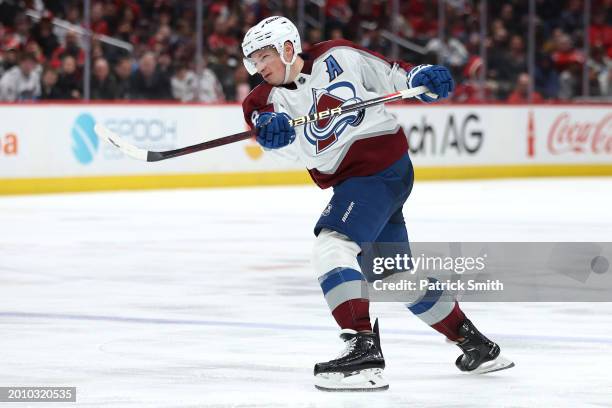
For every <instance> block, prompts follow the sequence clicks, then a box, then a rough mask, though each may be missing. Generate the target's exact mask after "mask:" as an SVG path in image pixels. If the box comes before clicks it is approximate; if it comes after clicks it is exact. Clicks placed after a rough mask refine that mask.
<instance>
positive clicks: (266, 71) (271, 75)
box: [250, 48, 285, 86]
mask: <svg viewBox="0 0 612 408" xmlns="http://www.w3.org/2000/svg"><path fill="white" fill-rule="evenodd" d="M250 60H251V62H253V64H255V68H257V72H258V73H259V74H261V76H262V77H263V79H264V81H266V82H267V83H269V84H270V85H274V86H276V85H281V84H282V83H283V80H284V79H285V64H283V61H281V59H280V55H278V52H277V51H276V49H275V48H264V49H262V50H258V51H255V52H254V53H253V54H252V55H251V56H250Z"/></svg>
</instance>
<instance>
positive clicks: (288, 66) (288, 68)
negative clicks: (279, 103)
mask: <svg viewBox="0 0 612 408" xmlns="http://www.w3.org/2000/svg"><path fill="white" fill-rule="evenodd" d="M280 59H281V61H282V62H283V64H285V79H284V80H283V84H287V83H289V74H290V73H291V67H292V66H293V64H294V63H295V60H296V59H297V54H296V53H295V52H294V53H293V58H291V61H290V62H287V61H285V55H284V54H283V53H280Z"/></svg>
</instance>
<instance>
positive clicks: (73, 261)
mask: <svg viewBox="0 0 612 408" xmlns="http://www.w3.org/2000/svg"><path fill="white" fill-rule="evenodd" d="M606 180H607V179H597V180H590V179H580V183H577V182H576V179H571V180H566V181H563V180H555V181H550V180H546V181H541V182H540V181H538V180H533V181H521V182H519V181H512V182H502V181H496V182H490V183H489V182H482V183H480V182H479V183H476V182H466V183H417V185H416V186H415V190H414V193H413V196H412V197H411V198H410V200H409V202H408V204H407V205H406V207H405V209H406V214H407V216H406V218H407V222H408V224H409V232H410V236H411V238H412V239H414V240H420V241H427V240H434V239H435V237H440V236H444V237H445V241H447V240H459V241H461V240H468V239H469V238H473V239H475V240H477V241H482V240H496V241H503V240H506V241H521V240H530V239H531V240H541V241H551V240H559V241H564V240H569V241H572V240H577V241H606V240H609V238H610V232H609V231H611V230H612V220H610V217H609V214H608V212H609V210H608V208H609V207H610V205H609V204H610V201H611V200H610V197H607V196H605V195H604V193H605V192H606V191H612V188H611V187H612V182H610V181H609V180H608V181H606ZM602 183H603V184H602ZM605 183H608V184H607V185H606V184H605ZM326 194H327V193H326V192H318V191H317V190H315V189H311V188H266V189H240V190H232V189H228V190H203V191H196V190H192V191H169V192H146V193H104V194H102V193H101V194H74V195H73V194H67V195H54V196H37V197H3V198H0V226H2V229H1V230H0V312H2V314H0V332H1V333H2V335H1V336H0V360H1V361H2V367H3V369H2V370H0V385H2V386H6V385H13V384H19V385H21V384H23V385H63V386H65V385H70V386H76V387H78V390H77V401H78V402H77V404H76V405H77V406H84V407H100V406H108V407H132V406H133V407H235V406H256V407H289V406H291V407H295V406H297V407H364V408H365V407H367V408H371V407H372V406H376V407H397V406H411V407H490V406H492V405H495V406H511V407H540V406H555V407H570V406H571V407H575V406H610V405H612V389H611V388H610V383H609V381H608V378H609V365H610V360H609V359H608V358H606V356H610V355H612V353H611V352H612V340H611V339H612V329H611V328H612V307H611V305H610V304H609V303H580V304H579V303H556V304H548V303H504V304H500V303H486V304H483V303H469V304H466V305H465V306H464V309H465V310H466V312H467V313H469V314H470V317H471V318H472V319H474V321H477V322H478V326H479V327H480V328H482V330H483V332H484V333H485V334H487V335H488V336H490V337H491V338H492V339H493V340H495V341H496V342H498V343H499V344H500V346H501V348H502V353H503V354H504V355H506V356H507V357H508V358H510V359H512V360H513V361H515V362H516V364H517V366H516V367H515V368H513V369H512V370H505V371H501V372H496V373H490V374H487V375H486V376H470V375H464V374H463V373H460V372H459V371H458V370H457V369H456V368H455V366H454V361H455V359H456V358H457V356H458V355H459V354H460V350H459V348H457V347H455V346H449V345H448V344H446V343H445V342H443V341H442V340H441V339H440V337H439V336H438V335H436V333H434V332H432V331H431V330H430V329H429V328H427V327H426V326H424V325H423V324H422V323H421V322H420V321H418V320H417V319H415V318H414V317H413V316H411V315H410V313H407V312H406V311H405V310H404V308H403V307H402V306H401V305H397V304H380V303H376V304H373V305H372V308H371V310H372V316H378V317H380V319H381V340H382V343H383V348H384V352H385V357H386V363H387V366H386V369H385V378H386V379H387V381H389V384H390V387H389V390H387V391H386V392H382V393H372V394H370V393H356V394H354V393H342V394H332V393H323V392H320V391H318V390H316V389H315V388H314V384H313V383H314V380H313V375H312V367H313V365H314V363H315V362H316V361H320V360H321V359H324V358H326V357H329V356H330V353H332V354H333V353H335V352H336V351H337V347H338V342H337V330H336V329H335V327H334V324H333V321H331V318H330V317H329V311H328V310H327V307H326V305H325V303H324V301H323V298H322V295H321V293H320V288H319V287H318V284H317V282H316V279H315V278H314V276H313V274H312V272H311V271H310V268H309V266H308V262H307V261H308V258H309V255H310V250H311V248H310V245H311V242H312V231H311V229H312V224H313V222H314V221H315V220H316V219H317V217H318V215H319V213H320V211H322V210H323V208H324V207H325V204H326V201H327V195H326ZM245 196H248V197H249V200H248V201H249V202H250V203H265V206H264V205H262V206H258V205H251V204H249V205H246V204H245ZM449 196H453V205H448V200H449ZM517 197H529V201H530V205H529V208H527V207H525V206H521V205H517V201H516V200H517ZM287 200H288V201H287ZM287 202H289V203H290V204H289V205H288V204H287ZM482 203H492V204H491V205H487V206H484V207H483V204H482ZM559 203H565V204H566V205H559ZM584 203H589V210H588V211H585V210H584ZM441 234H442V235H441ZM555 238H556V239H555ZM228 265H229V266H228Z"/></svg>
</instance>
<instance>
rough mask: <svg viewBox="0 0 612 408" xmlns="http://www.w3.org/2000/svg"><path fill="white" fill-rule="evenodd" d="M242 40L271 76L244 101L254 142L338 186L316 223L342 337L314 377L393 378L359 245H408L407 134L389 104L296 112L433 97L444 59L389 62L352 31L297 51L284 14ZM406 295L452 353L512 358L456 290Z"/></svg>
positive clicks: (339, 383)
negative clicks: (312, 118)
mask: <svg viewBox="0 0 612 408" xmlns="http://www.w3.org/2000/svg"><path fill="white" fill-rule="evenodd" d="M242 50H243V53H244V57H245V58H244V64H245V67H246V68H247V70H248V71H249V73H250V74H251V75H253V74H256V73H259V74H261V76H262V77H263V79H264V82H263V83H261V84H260V85H258V86H257V87H256V88H255V89H253V91H252V92H251V93H250V94H249V95H248V97H247V98H246V99H245V101H244V102H243V111H244V117H245V120H246V121H247V123H248V124H249V125H250V126H251V127H252V128H253V127H254V128H255V129H256V135H257V137H256V138H257V141H258V143H259V144H260V145H261V146H262V147H263V148H264V149H265V150H267V151H271V152H276V153H278V154H280V155H282V156H286V157H289V158H291V157H292V158H294V159H295V158H297V159H299V160H301V161H302V162H303V164H304V165H305V166H306V168H307V169H308V171H309V173H310V175H311V177H312V179H313V180H314V182H315V183H316V184H317V185H318V186H319V187H321V188H328V187H332V188H333V190H334V194H333V197H332V199H331V201H330V202H329V204H328V205H327V207H326V208H325V210H324V211H323V213H322V214H321V217H320V218H319V220H318V222H317V224H316V226H315V229H314V233H315V235H316V237H317V238H316V241H315V245H314V250H313V257H312V263H313V266H314V269H315V272H316V275H317V277H318V280H319V283H320V285H321V288H322V290H323V294H324V296H325V299H326V301H327V303H328V305H329V308H330V310H331V313H332V315H333V317H334V318H335V320H336V322H337V323H338V325H339V326H340V328H341V332H340V337H341V339H342V340H344V341H345V342H346V349H345V351H344V352H343V354H342V355H341V356H340V357H338V358H337V359H334V360H331V361H328V362H324V363H318V364H316V365H315V368H314V374H315V385H316V387H317V388H319V389H323V390H382V389H386V388H388V383H387V382H386V380H385V379H384V377H383V375H382V374H383V369H384V367H385V360H384V357H383V354H382V350H381V345H380V336H379V332H378V322H376V323H375V324H374V327H373V328H372V326H371V322H370V316H369V301H368V299H366V298H364V297H366V296H365V295H363V294H362V293H363V291H362V289H363V285H365V278H364V275H363V274H362V272H361V269H360V265H359V262H358V255H359V254H360V252H361V246H362V244H364V243H374V242H398V243H404V244H405V246H406V247H407V251H409V247H408V234H407V232H406V226H405V223H404V218H403V214H402V207H403V204H404V202H405V201H406V199H407V198H408V196H409V195H410V192H411V190H412V184H413V169H412V164H411V161H410V158H409V157H408V153H407V151H408V145H407V140H406V136H405V134H404V132H403V131H402V128H401V127H400V126H399V124H398V123H397V121H396V119H395V118H394V117H393V116H392V115H391V114H390V113H389V112H388V111H387V110H386V109H385V107H384V106H383V105H378V106H375V107H372V108H368V109H367V110H361V111H357V112H351V113H346V114H343V115H340V116H337V117H332V118H324V119H320V120H319V121H318V122H313V123H310V124H307V125H306V126H302V127H299V128H296V129H294V128H292V127H291V126H289V119H290V118H292V117H298V116H302V115H304V114H311V113H314V112H319V111H322V110H325V109H328V108H335V107H338V106H341V105H349V104H353V103H356V102H359V101H362V100H366V99H370V98H373V97H376V96H379V95H381V94H388V93H392V92H396V91H398V90H402V89H406V88H409V87H410V88H411V87H416V86H420V85H425V86H426V87H427V88H428V89H429V90H430V91H431V92H432V93H433V94H435V95H432V94H424V95H421V96H420V97H419V98H420V99H421V100H422V101H423V102H427V103H430V102H435V101H436V100H438V99H443V98H446V97H448V94H449V93H450V92H452V91H453V88H454V84H453V80H452V78H451V76H450V73H449V71H448V70H447V69H446V68H445V67H443V66H439V65H419V66H416V67H411V66H409V65H408V64H406V63H403V62H396V63H395V62H390V61H388V60H386V59H385V58H384V57H383V56H381V55H379V54H377V53H375V52H372V51H369V50H367V49H365V48H362V47H360V46H358V45H355V44H353V43H351V42H349V41H345V40H334V41H325V42H322V43H319V44H316V45H314V46H313V47H312V48H311V49H310V50H309V52H308V54H302V48H301V43H300V36H299V33H298V31H297V28H296V27H295V25H294V24H293V23H292V22H291V21H289V20H288V19H286V18H284V17H278V16H275V17H269V18H266V19H265V20H263V21H261V22H260V23H258V24H257V25H256V26H254V27H252V28H251V29H250V30H249V31H248V32H247V33H246V35H245V37H244V41H243V43H242ZM427 95H429V96H427ZM434 96H436V97H435V98H434ZM407 307H408V309H409V310H410V311H411V312H412V313H414V314H415V315H416V316H417V317H419V318H420V319H421V320H423V321H424V322H425V323H426V324H428V325H429V326H431V327H432V328H434V329H435V330H437V331H439V332H440V333H442V334H443V335H445V336H446V337H447V338H448V339H449V340H450V341H452V342H454V343H456V344H457V345H458V346H459V347H460V348H461V350H462V351H463V354H462V355H460V356H459V358H457V361H456V365H457V367H458V368H459V369H460V370H461V371H468V372H478V373H479V372H488V371H495V370H499V369H503V368H509V367H511V366H512V365H513V364H512V363H511V362H510V361H508V360H505V359H503V358H501V356H499V352H500V349H499V346H498V345H497V344H495V343H494V342H492V341H490V340H489V339H487V338H486V337H485V336H484V335H482V334H481V333H480V332H479V331H478V330H476V328H475V327H474V325H473V324H472V323H471V322H470V320H468V319H467V318H466V317H465V315H464V313H463V312H462V310H461V309H460V307H459V305H458V303H457V302H455V301H454V300H452V301H449V300H445V299H444V298H443V297H441V296H440V294H436V293H430V292H427V293H424V294H423V296H422V297H421V298H420V299H418V300H415V301H414V302H412V303H410V304H408V305H407Z"/></svg>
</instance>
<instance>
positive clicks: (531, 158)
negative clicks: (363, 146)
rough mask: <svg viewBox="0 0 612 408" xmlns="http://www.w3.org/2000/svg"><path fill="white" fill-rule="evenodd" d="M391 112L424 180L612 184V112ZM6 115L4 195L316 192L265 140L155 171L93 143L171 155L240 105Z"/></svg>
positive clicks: (2, 129) (234, 121)
mask: <svg viewBox="0 0 612 408" xmlns="http://www.w3.org/2000/svg"><path fill="white" fill-rule="evenodd" d="M389 109H390V110H391V112H393V113H394V114H395V115H396V116H397V118H398V121H399V123H400V124H401V126H402V127H403V128H404V131H405V133H406V135H407V137H408V141H409V145H410V153H411V157H412V160H413V162H414V164H415V168H416V177H417V178H418V179H420V180H427V179H429V180H431V179H458V178H494V177H530V176H573V175H575V176H580V175H612V110H611V109H610V105H584V106H583V105H580V106H577V105H537V106H523V105H508V106H504V105H495V106H491V105H459V106H455V105H432V106H429V105H395V106H390V107H389ZM0 112H1V120H0V194H19V193H26V194H27V193H44V192H58V191H88V190H114V189H155V188H181V187H217V186H246V185H276V184H304V183H310V182H311V181H310V178H309V176H308V173H307V172H306V171H305V170H304V169H303V166H302V165H301V164H300V163H295V162H288V161H283V160H280V159H278V158H276V157H274V156H273V155H270V154H264V153H263V152H262V150H261V149H260V148H259V147H258V145H257V144H256V143H255V142H254V141H253V140H249V141H244V142H239V143H234V144H231V145H227V146H224V147H220V148H215V149H212V150H208V151H205V152H200V153H195V154H191V155H188V156H183V157H180V158H175V159H171V160H167V161H163V162H157V163H146V162H144V163H143V162H138V161H135V160H132V159H130V158H127V157H124V156H123V154H122V153H120V152H119V151H118V150H117V149H115V148H114V147H113V146H109V145H106V144H104V143H101V141H99V140H98V138H97V137H96V135H95V133H94V132H93V125H94V124H95V123H97V122H100V123H103V124H104V125H105V126H107V127H108V128H110V129H111V130H114V131H115V132H117V133H118V134H120V135H121V136H122V137H123V138H124V139H126V140H128V141H130V142H132V143H134V144H136V145H139V146H141V147H146V148H147V149H149V150H169V149H174V148H177V147H182V146H185V145H190V144H194V143H198V142H201V141H204V140H210V139H215V138H218V137H222V136H225V135H229V134H232V133H237V132H241V131H244V130H245V126H246V125H245V124H244V119H243V116H242V110H241V108H240V106H238V105H233V104H228V105H213V106H202V105H163V104H153V105H149V104H27V105H25V104H21V105H2V106H0ZM366 114H367V113H366ZM339 137H342V135H339Z"/></svg>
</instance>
